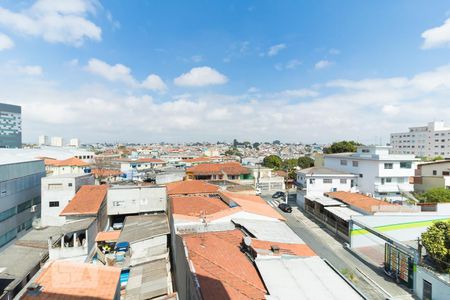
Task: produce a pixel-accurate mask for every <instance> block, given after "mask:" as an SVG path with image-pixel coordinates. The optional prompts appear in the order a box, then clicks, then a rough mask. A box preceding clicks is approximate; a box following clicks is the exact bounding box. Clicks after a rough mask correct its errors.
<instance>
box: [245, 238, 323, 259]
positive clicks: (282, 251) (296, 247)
mask: <svg viewBox="0 0 450 300" xmlns="http://www.w3.org/2000/svg"><path fill="white" fill-rule="evenodd" d="M272 246H277V247H278V248H279V252H278V253H274V252H273V251H272ZM250 247H251V248H253V249H254V250H255V251H256V252H257V253H258V255H275V256H279V255H295V256H317V254H316V253H315V252H314V251H313V250H312V249H311V248H310V247H309V246H308V245H306V244H288V243H277V242H269V241H261V240H257V239H252V243H251V245H250Z"/></svg>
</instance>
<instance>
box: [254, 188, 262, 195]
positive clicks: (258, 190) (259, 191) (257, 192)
mask: <svg viewBox="0 0 450 300" xmlns="http://www.w3.org/2000/svg"><path fill="white" fill-rule="evenodd" d="M255 194H256V196H261V189H260V188H256V190H255Z"/></svg>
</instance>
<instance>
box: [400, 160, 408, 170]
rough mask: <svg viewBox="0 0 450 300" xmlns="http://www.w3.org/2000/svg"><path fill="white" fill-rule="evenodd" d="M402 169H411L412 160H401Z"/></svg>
mask: <svg viewBox="0 0 450 300" xmlns="http://www.w3.org/2000/svg"><path fill="white" fill-rule="evenodd" d="M400 169H411V162H410V161H402V162H400Z"/></svg>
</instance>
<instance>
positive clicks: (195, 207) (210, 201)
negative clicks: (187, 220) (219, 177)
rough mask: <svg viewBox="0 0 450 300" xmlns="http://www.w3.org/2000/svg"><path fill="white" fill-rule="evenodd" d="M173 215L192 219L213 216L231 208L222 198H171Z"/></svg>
mask: <svg viewBox="0 0 450 300" xmlns="http://www.w3.org/2000/svg"><path fill="white" fill-rule="evenodd" d="M170 203H171V206H172V213H174V214H179V215H186V216H192V217H200V216H201V215H203V214H204V215H212V214H214V213H217V212H220V211H223V210H228V209H230V207H229V206H228V205H227V204H226V203H225V202H223V201H222V200H221V199H220V198H215V197H208V196H189V197H180V196H179V197H176V196H172V197H171V198H170Z"/></svg>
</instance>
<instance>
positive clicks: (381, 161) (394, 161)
mask: <svg viewBox="0 0 450 300" xmlns="http://www.w3.org/2000/svg"><path fill="white" fill-rule="evenodd" d="M390 149H391V147H390V146H360V147H358V149H357V152H355V153H338V154H329V155H325V156H324V166H325V167H326V168H330V169H334V170H338V171H342V172H348V173H352V174H356V175H357V176H358V180H357V186H358V189H359V191H360V192H362V193H366V194H369V195H371V196H372V197H375V198H378V199H387V200H391V201H393V200H402V198H403V196H402V192H412V191H414V185H413V184H412V183H410V178H412V177H413V176H414V170H415V168H416V161H417V160H418V159H416V158H415V156H414V155H411V154H410V155H407V154H390V153H389V150H390Z"/></svg>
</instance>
